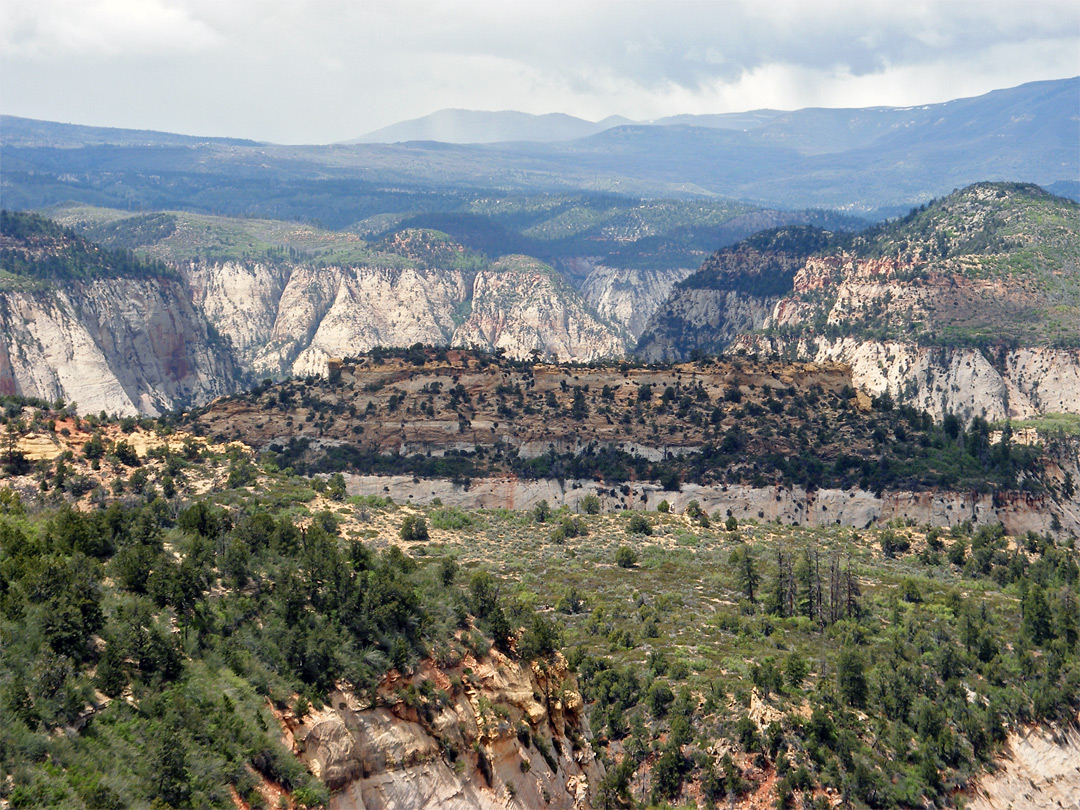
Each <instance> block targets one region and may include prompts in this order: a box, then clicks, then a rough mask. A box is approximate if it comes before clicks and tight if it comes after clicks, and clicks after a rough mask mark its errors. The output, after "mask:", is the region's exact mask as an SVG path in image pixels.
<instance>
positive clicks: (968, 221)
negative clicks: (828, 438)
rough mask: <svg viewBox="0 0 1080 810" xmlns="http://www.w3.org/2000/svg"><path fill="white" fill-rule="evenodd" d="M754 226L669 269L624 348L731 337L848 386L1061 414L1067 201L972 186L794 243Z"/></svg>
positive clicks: (1077, 312) (926, 404) (1073, 228)
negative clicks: (669, 290)
mask: <svg viewBox="0 0 1080 810" xmlns="http://www.w3.org/2000/svg"><path fill="white" fill-rule="evenodd" d="M780 233H781V234H782V233H783V232H780ZM762 239H763V237H755V239H753V240H749V241H748V242H746V243H744V244H742V245H739V246H736V247H733V248H729V249H725V250H724V251H720V252H719V253H717V254H716V255H715V256H714V257H713V259H711V260H710V262H708V263H707V264H706V265H704V266H703V267H702V269H701V271H699V273H697V274H695V275H694V276H691V277H690V278H688V279H686V280H685V281H683V282H682V283H681V284H680V285H679V286H678V287H677V289H676V290H675V291H674V292H673V294H672V296H671V297H670V298H669V300H668V301H667V302H666V303H665V305H663V306H662V307H661V308H659V309H658V310H657V312H656V313H655V314H654V316H653V319H652V320H651V321H650V324H649V326H648V327H647V328H646V330H645V332H644V333H643V335H642V338H641V340H640V341H639V344H638V351H639V352H640V353H641V354H642V355H643V356H644V357H647V358H649V359H654V360H655V359H662V358H673V359H677V358H686V357H689V356H690V355H691V354H692V353H693V352H715V351H719V350H722V349H723V348H725V347H727V346H729V345H732V344H734V346H736V347H743V348H748V349H751V350H754V351H767V352H780V353H782V354H787V355H791V356H798V357H804V358H807V359H817V360H826V359H828V360H834V361H838V362H844V363H848V364H850V365H851V366H852V367H853V369H854V377H855V381H856V384H857V385H858V386H859V387H863V388H866V389H867V390H869V391H871V392H873V393H875V394H880V393H883V392H885V391H888V392H889V394H890V395H891V396H892V397H893V398H894V399H896V400H897V401H901V402H911V403H913V404H916V405H917V406H918V407H920V408H927V409H929V410H931V411H932V412H934V413H935V414H937V415H939V416H940V415H941V414H943V413H945V412H948V411H954V412H956V413H960V414H963V415H965V416H967V417H970V416H971V415H979V414H982V415H984V416H987V417H989V418H995V419H996V418H1002V417H1004V416H1009V415H1011V416H1014V417H1015V416H1027V415H1031V414H1036V413H1045V412H1048V411H1070V412H1075V410H1076V408H1077V404H1076V403H1077V402H1080V350H1078V347H1080V326H1078V324H1080V206H1078V205H1077V204H1076V203H1074V202H1072V201H1069V200H1065V199H1062V198H1060V197H1054V196H1052V195H1050V194H1048V193H1046V192H1044V191H1043V190H1042V189H1039V188H1037V187H1034V186H1027V185H1017V184H977V185H975V186H971V187H969V188H967V189H964V190H963V191H960V192H956V193H954V194H952V195H950V196H949V197H946V198H944V199H942V200H937V201H934V202H932V203H930V204H929V205H927V206H924V207H922V208H920V209H917V210H915V211H913V212H912V213H911V214H910V215H908V216H907V217H905V218H904V219H902V220H899V221H896V222H893V223H889V224H886V225H883V226H880V227H877V228H872V229H870V230H868V231H865V232H863V233H861V234H858V235H855V236H850V237H846V236H822V237H821V238H820V240H819V241H816V242H815V241H813V240H811V241H809V242H807V243H806V244H805V245H804V246H803V247H802V248H801V250H799V251H796V252H791V250H786V251H785V250H784V249H783V247H782V246H781V248H780V249H772V250H768V249H767V250H765V251H760V250H757V249H756V248H755V245H756V244H757V243H758V242H760V241H761V240H762ZM751 280H753V281H752V282H751Z"/></svg>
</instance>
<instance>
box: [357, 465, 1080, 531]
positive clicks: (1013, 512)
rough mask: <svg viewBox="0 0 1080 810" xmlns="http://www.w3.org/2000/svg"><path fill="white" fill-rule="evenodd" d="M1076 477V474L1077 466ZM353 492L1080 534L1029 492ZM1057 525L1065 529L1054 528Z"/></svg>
mask: <svg viewBox="0 0 1080 810" xmlns="http://www.w3.org/2000/svg"><path fill="white" fill-rule="evenodd" d="M1073 469H1074V472H1073V476H1074V478H1076V477H1077V472H1076V471H1075V466H1074V468H1073ZM346 481H347V486H348V491H349V493H350V494H352V495H377V496H380V497H391V498H393V499H394V501H395V502H397V503H418V504H430V503H431V502H432V501H434V500H435V499H436V498H437V499H438V500H439V501H440V502H441V503H443V504H445V505H446V506H456V507H459V508H462V509H499V508H503V509H517V510H525V509H531V508H532V507H534V506H535V505H536V504H537V503H539V502H540V501H542V500H543V501H547V502H548V504H550V505H551V506H553V507H559V506H569V507H570V508H571V509H573V510H578V509H580V508H581V507H580V504H581V500H582V499H583V498H585V497H586V496H587V495H595V496H597V497H598V498H599V500H600V503H601V505H602V508H603V509H604V510H605V511H618V510H622V509H645V510H655V509H656V508H657V507H658V506H659V505H660V503H661V501H667V502H668V504H669V506H670V507H671V509H672V511H675V512H682V511H684V510H685V508H686V505H687V504H688V503H689V502H690V501H692V500H693V501H697V502H698V504H699V505H700V506H701V508H702V509H704V510H705V511H706V512H708V513H709V514H710V515H714V516H717V517H719V518H721V519H722V518H725V517H727V516H732V517H735V518H736V519H737V520H739V521H747V520H758V521H761V522H763V523H764V522H778V523H781V524H785V525H789V526H791V525H797V526H834V525H837V526H849V527H851V528H856V529H863V528H869V527H870V526H875V525H879V526H884V525H887V524H888V523H889V522H890V521H893V520H896V519H900V520H903V521H911V522H913V523H915V524H918V525H924V526H939V527H948V526H957V525H959V524H961V523H964V522H965V521H971V523H972V524H973V525H975V526H986V525H994V524H997V523H1001V524H1002V525H1003V526H1004V527H1005V531H1006V533H1008V534H1010V535H1020V534H1024V533H1025V532H1028V531H1033V532H1036V533H1038V534H1042V533H1044V532H1051V531H1063V532H1065V533H1072V534H1080V501H1078V500H1076V499H1072V500H1069V501H1063V502H1056V501H1054V500H1053V499H1051V498H1049V497H1047V496H1040V495H1030V494H1026V493H1015V492H1007V493H998V494H994V493H975V492H952V491H948V490H942V491H938V492H932V491H922V492H910V491H885V492H880V493H875V492H868V491H866V490H863V489H858V488H853V489H849V490H842V489H818V490H812V491H807V490H806V489H805V488H804V487H799V486H793V487H752V486H746V485H742V484H731V485H726V486H702V485H698V484H683V485H682V486H681V488H680V490H679V491H677V492H675V491H669V490H664V489H662V488H661V487H659V486H657V485H656V484H652V483H643V482H632V483H629V484H626V485H624V486H622V487H617V488H613V487H610V486H604V485H603V484H602V483H598V482H596V481H592V480H576V479H570V480H566V481H558V480H555V479H541V480H536V481H523V480H519V479H516V478H507V477H497V478H484V479H472V480H471V481H470V482H469V485H468V487H467V488H466V487H465V486H463V485H462V483H461V482H460V481H453V480H450V479H434V480H433V479H424V480H423V481H416V480H414V479H413V478H412V477H411V476H403V475H397V476H380V475H347V476H346ZM1055 526H1060V529H1055Z"/></svg>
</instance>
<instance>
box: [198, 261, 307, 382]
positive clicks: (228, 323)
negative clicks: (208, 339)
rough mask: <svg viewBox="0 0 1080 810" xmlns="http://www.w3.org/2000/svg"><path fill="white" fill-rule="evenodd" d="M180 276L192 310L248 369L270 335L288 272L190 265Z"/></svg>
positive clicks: (284, 269)
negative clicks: (197, 310)
mask: <svg viewBox="0 0 1080 810" xmlns="http://www.w3.org/2000/svg"><path fill="white" fill-rule="evenodd" d="M182 272H183V275H184V279H185V281H186V282H187V284H188V288H189V290H190V292H191V299H192V301H193V303H194V304H195V306H197V307H199V308H200V309H201V310H202V311H203V314H205V315H206V318H207V320H209V321H210V323H212V324H213V325H214V328H215V329H217V331H218V332H219V333H221V334H222V335H225V336H226V337H228V338H229V340H230V341H231V342H232V346H233V351H234V352H236V357H237V360H238V361H240V363H241V364H243V365H244V366H247V367H251V366H252V365H253V363H254V360H255V357H256V355H257V354H258V352H259V350H260V349H261V348H262V347H263V346H264V345H265V344H266V343H267V341H268V340H269V339H270V335H271V333H272V332H273V329H274V322H275V320H276V318H277V312H278V303H279V301H280V300H281V294H282V293H283V292H284V290H285V285H286V284H287V283H288V281H289V276H290V275H291V272H292V270H291V268H289V267H284V266H270V265H267V264H264V263H261V262H256V263H254V264H247V263H242V262H225V263H223V264H214V263H210V262H192V263H190V264H188V265H186V266H185V267H183V268H182Z"/></svg>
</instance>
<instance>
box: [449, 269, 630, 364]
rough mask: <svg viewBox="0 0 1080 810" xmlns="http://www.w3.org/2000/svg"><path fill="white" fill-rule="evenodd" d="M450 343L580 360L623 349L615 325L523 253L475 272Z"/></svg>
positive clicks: (612, 354) (513, 354) (518, 354)
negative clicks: (465, 313) (465, 310)
mask: <svg viewBox="0 0 1080 810" xmlns="http://www.w3.org/2000/svg"><path fill="white" fill-rule="evenodd" d="M451 344H452V345H458V346H470V347H474V348H481V349H503V350H505V352H506V354H507V355H508V356H510V357H514V358H518V359H523V358H526V357H528V356H529V355H530V354H531V353H532V352H538V353H539V354H540V355H541V356H548V357H551V358H553V359H557V360H578V361H585V362H587V361H589V360H596V359H599V358H601V357H617V356H620V355H621V354H623V351H624V349H623V345H622V341H621V340H620V339H619V336H618V334H617V330H616V329H615V328H613V327H612V326H610V325H608V324H605V323H602V322H601V321H600V320H598V319H597V318H596V317H595V316H594V315H593V314H592V313H591V312H589V311H588V308H587V307H586V306H585V304H584V302H583V301H582V300H581V298H580V296H579V295H578V294H577V293H576V292H575V291H574V290H573V289H572V288H571V287H570V286H569V284H567V283H566V281H565V280H563V279H562V278H561V277H560V276H558V274H557V273H555V271H553V270H551V268H549V267H547V266H545V265H544V264H542V263H541V262H538V261H537V260H535V259H531V258H529V257H527V256H508V257H504V258H502V259H500V260H499V261H497V262H495V263H494V264H493V265H492V266H491V267H490V268H489V269H486V270H481V271H480V272H479V273H477V275H476V280H475V283H474V285H473V290H472V311H471V313H470V314H469V317H468V318H467V319H466V321H465V322H464V323H463V324H462V325H461V326H460V327H459V328H458V329H457V331H455V332H454V335H453V338H452V339H451Z"/></svg>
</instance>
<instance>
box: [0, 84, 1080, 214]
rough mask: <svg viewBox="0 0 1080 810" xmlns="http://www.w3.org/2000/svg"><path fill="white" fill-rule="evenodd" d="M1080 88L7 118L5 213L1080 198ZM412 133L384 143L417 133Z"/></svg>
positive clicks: (868, 208) (883, 209)
mask: <svg viewBox="0 0 1080 810" xmlns="http://www.w3.org/2000/svg"><path fill="white" fill-rule="evenodd" d="M1078 98H1080V78H1071V79H1062V80H1056V81H1046V82H1034V83H1030V84H1025V85H1021V86H1019V87H1015V88H1010V89H1006V90H997V91H994V92H991V93H987V94H985V95H982V96H978V97H975V98H970V99H959V100H955V101H950V102H946V103H943V104H931V105H925V106H919V107H910V108H886V107H881V108H867V109H860V110H825V109H807V110H799V111H795V112H790V113H781V112H774V111H764V112H761V113H756V114H748V115H740V116H736V118H730V117H725V116H722V117H715V116H706V117H702V118H698V117H692V118H682V117H680V118H676V119H670V120H667V121H661V122H657V123H654V124H625V125H622V126H615V127H612V128H609V129H604V130H603V131H600V132H596V133H595V134H591V135H585V136H584V137H574V138H573V139H570V140H566V139H565V138H566V137H568V136H572V135H573V134H575V133H577V132H580V131H583V130H581V129H580V127H579V124H576V123H574V119H569V118H564V117H561V116H555V117H553V118H549V117H545V116H540V117H525V118H521V116H520V114H512V115H511V114H505V115H504V114H493V116H494V117H492V116H489V115H488V114H475V115H473V114H457V113H455V114H454V116H451V119H452V120H454V121H459V122H466V123H468V122H481V125H480V126H473V125H472V124H471V123H470V124H469V126H464V124H463V125H462V126H461V127H460V128H458V129H459V130H460V131H457V132H456V134H454V133H451V134H448V135H446V136H445V137H451V135H453V136H454V137H462V138H468V139H470V140H479V141H487V140H489V139H490V138H495V137H513V138H515V139H517V138H526V139H527V140H511V141H502V142H498V143H485V142H479V143H469V144H458V143H443V142H435V141H426V140H425V141H409V142H405V143H359V144H348V145H340V144H339V145H333V146H280V145H272V144H251V143H236V142H230V141H214V140H199V139H197V140H196V141H194V142H193V141H191V140H186V141H183V142H180V141H162V140H161V138H160V136H157V135H154V136H153V137H147V136H140V137H135V136H133V135H129V134H123V133H116V134H114V135H110V134H109V133H108V132H106V133H104V135H103V133H102V131H101V130H86V129H83V128H79V127H71V126H67V125H58V124H48V123H46V122H27V121H26V120H25V119H11V118H10V117H4V118H3V119H2V120H0V145H2V147H3V150H4V161H3V165H2V167H0V181H2V182H3V188H4V199H5V203H4V204H5V206H7V207H10V208H34V207H41V206H45V205H50V204H55V203H59V202H64V201H67V200H74V201H78V202H84V203H89V204H94V205H107V206H112V207H126V208H132V207H134V208H139V209H143V210H145V209H163V208H172V209H176V208H179V209H186V210H192V211H201V212H204V213H225V214H235V215H241V216H263V217H267V216H269V217H274V218H282V219H303V220H308V221H311V220H317V221H319V222H320V223H321V224H323V225H326V226H329V227H335V228H339V227H344V226H346V225H348V224H350V223H352V222H355V221H356V220H358V219H362V218H363V217H364V216H367V215H371V214H374V213H384V212H386V211H388V210H392V211H402V210H410V211H413V212H418V211H432V210H448V209H452V208H454V207H455V204H456V203H458V202H459V200H460V195H462V194H466V193H484V194H486V193H488V192H491V193H495V194H505V193H508V192H517V193H521V192H526V193H536V192H566V191H582V190H585V191H590V192H597V191H599V192H605V193H615V194H621V195H629V196H634V197H639V198H641V197H648V198H658V197H681V198H709V197H728V198H736V199H739V200H744V201H747V202H751V203H754V204H756V205H762V206H767V207H782V208H808V207H827V208H834V209H842V210H844V211H847V212H849V213H859V214H861V215H864V216H868V217H870V218H878V217H881V216H897V215H902V214H903V213H904V212H906V211H907V209H908V208H910V207H911V206H913V205H918V204H921V203H923V202H925V201H926V200H928V199H929V198H931V197H934V196H940V195H943V194H947V193H949V192H950V191H952V190H953V189H955V188H959V187H962V186H965V185H968V184H970V183H973V182H978V181H984V180H1014V181H1018V180H1019V181H1027V182H1034V183H1038V184H1040V185H1044V186H1048V187H1055V186H1054V184H1058V183H1060V184H1062V185H1061V186H1060V188H1061V190H1062V191H1064V192H1065V193H1075V183H1076V180H1077V177H1078V174H1080V159H1078V155H1080V127H1078V126H1077V119H1078V116H1080V105H1078V101H1077V99H1078ZM736 119H738V122H737V120H736ZM437 120H441V119H440V117H439V116H436V117H435V118H434V119H432V121H429V124H431V125H432V126H434V123H432V122H434V121H437ZM483 122H486V123H483ZM571 124H572V125H573V126H570V125H571ZM526 125H527V126H526ZM733 125H734V126H733ZM410 126H411V125H410ZM417 126H419V125H417ZM455 126H456V125H455ZM589 126H594V125H589ZM425 127H427V125H425ZM450 129H455V127H450ZM421 130H422V131H423V132H424V133H426V134H425V137H427V136H428V135H430V134H431V133H432V132H433V130H431V129H429V128H424V127H421V129H420V130H416V132H421ZM400 133H401V134H399V135H385V136H381V137H387V138H389V137H395V138H396V137H402V136H405V137H411V136H410V135H408V133H406V132H405V131H403V130H402V131H400ZM559 138H564V139H563V140H559ZM530 139H531V140H530ZM57 144H61V145H63V148H61V147H60V146H58V145H57Z"/></svg>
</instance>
